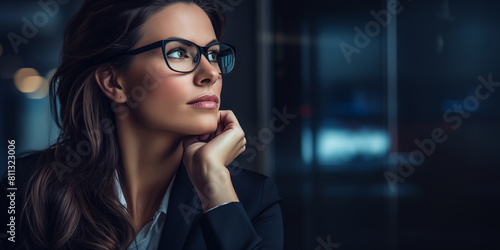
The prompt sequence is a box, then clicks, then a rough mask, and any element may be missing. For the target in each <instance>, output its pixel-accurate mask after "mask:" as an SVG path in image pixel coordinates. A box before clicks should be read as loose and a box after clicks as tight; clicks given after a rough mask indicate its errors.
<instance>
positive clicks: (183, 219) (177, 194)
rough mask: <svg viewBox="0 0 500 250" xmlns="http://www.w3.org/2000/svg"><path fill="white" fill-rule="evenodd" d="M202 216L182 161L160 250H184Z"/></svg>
mask: <svg viewBox="0 0 500 250" xmlns="http://www.w3.org/2000/svg"><path fill="white" fill-rule="evenodd" d="M202 214H203V209H202V207H201V204H200V202H199V197H198V194H197V193H196V190H195V189H194V187H193V184H192V183H191V180H190V179H189V176H188V173H187V170H186V168H185V166H184V163H183V162H182V160H181V164H180V166H179V169H178V170H177V175H176V177H175V180H174V184H173V186H172V193H171V195H170V200H169V202H168V209H167V214H166V218H165V224H164V226H163V231H162V234H161V238H160V243H159V245H158V246H159V247H158V249H169V250H180V249H182V247H183V246H184V242H185V241H186V238H187V235H188V232H189V229H190V228H191V225H192V224H193V221H196V220H198V218H199V217H200V216H201V215H202Z"/></svg>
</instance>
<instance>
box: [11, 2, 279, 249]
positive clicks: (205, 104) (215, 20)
mask: <svg viewBox="0 0 500 250" xmlns="http://www.w3.org/2000/svg"><path fill="white" fill-rule="evenodd" d="M224 24H225V17H224V14H223V11H222V8H221V7H220V6H219V5H218V4H217V3H216V2H215V1H204V0H192V1H167V0H163V1H160V0H147V1H135V0H134V1H132V0H130V1H123V0H99V1H97V0H93V1H86V2H85V3H84V4H83V6H82V7H81V9H80V10H79V11H78V12H77V13H76V14H75V15H74V16H73V18H72V19H71V21H70V23H69V24H68V26H67V28H66V32H65V38H64V47H63V54H62V63H61V66H60V67H59V68H58V69H57V72H56V73H55V75H54V77H53V79H52V81H51V98H52V108H53V112H54V114H56V115H55V116H56V117H57V111H58V109H59V116H60V118H59V119H56V120H57V123H58V125H59V127H60V128H61V132H60V135H59V138H58V141H57V143H55V144H54V145H52V146H51V147H50V148H49V149H47V150H45V151H43V152H39V153H36V154H31V155H29V156H27V157H24V158H23V159H20V160H18V161H17V165H16V172H17V176H16V186H17V187H18V188H19V189H18V191H17V193H18V194H17V197H16V200H17V204H18V208H16V210H17V211H16V218H15V222H16V225H19V227H18V231H17V232H16V233H17V235H16V238H15V239H16V243H15V244H16V245H19V246H20V247H21V248H23V249H75V248H78V249H127V248H128V249H197V250H198V249H231V250H235V249H281V248H282V237H283V235H282V220H281V212H280V207H279V204H278V201H279V197H278V195H277V191H276V188H275V185H274V183H273V182H272V181H271V180H270V179H269V178H266V177H264V176H262V175H259V174H255V173H251V172H249V171H246V170H242V169H236V168H233V169H231V171H230V170H229V169H228V168H227V167H228V166H229V164H230V163H231V162H232V161H233V160H234V159H235V157H237V156H238V155H239V154H241V153H242V152H243V151H244V150H245V143H246V140H245V137H244V132H243V130H242V129H241V127H240V125H239V124H238V121H237V119H236V117H235V115H234V114H233V113H232V112H231V111H219V106H220V93H221V87H222V75H225V74H228V73H229V72H230V71H231V70H232V67H233V64H234V56H235V54H234V49H233V47H232V46H230V45H227V44H223V43H220V42H219V41H220V40H221V38H222V35H223V30H224ZM56 97H57V98H56ZM2 184H3V185H2V187H3V189H2V191H3V192H4V193H2V196H1V199H2V204H3V206H4V207H5V208H6V209H7V207H8V206H9V200H8V198H7V194H9V193H8V191H7V190H6V188H7V187H8V185H7V181H6V180H5V179H4V181H3V182H2ZM19 204H22V206H21V205H19ZM19 207H22V209H21V208H19ZM5 211H6V210H5ZM2 214H3V215H2V219H3V221H2V224H3V225H6V224H8V223H9V218H8V217H9V216H10V215H7V213H2ZM3 222H5V223H3ZM3 243H11V242H10V241H9V240H5V239H2V244H3Z"/></svg>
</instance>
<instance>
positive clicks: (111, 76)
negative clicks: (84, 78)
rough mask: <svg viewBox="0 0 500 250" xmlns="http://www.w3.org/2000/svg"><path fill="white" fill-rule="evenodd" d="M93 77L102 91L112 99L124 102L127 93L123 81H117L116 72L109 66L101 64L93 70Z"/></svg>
mask: <svg viewBox="0 0 500 250" xmlns="http://www.w3.org/2000/svg"><path fill="white" fill-rule="evenodd" d="M95 79H96V81H97V84H98V85H99V87H100V88H101V90H102V92H103V93H104V94H105V95H106V96H107V97H108V98H109V99H111V100H112V101H114V102H117V103H125V102H126V101H127V94H126V93H125V88H124V86H123V83H120V82H118V81H117V72H116V70H115V69H113V68H111V67H109V66H103V67H100V68H98V69H97V70H96V71H95Z"/></svg>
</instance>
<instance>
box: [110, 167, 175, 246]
mask: <svg viewBox="0 0 500 250" xmlns="http://www.w3.org/2000/svg"><path fill="white" fill-rule="evenodd" d="M174 179H175V175H174V177H173V178H172V181H171V182H170V185H169V186H168V189H167V191H166V192H165V195H164V196H163V200H162V201H161V204H160V207H159V208H158V210H157V211H156V213H155V214H154V216H153V218H152V221H150V222H148V223H147V224H146V225H145V226H144V227H143V228H142V229H141V231H139V233H138V234H137V236H136V237H135V239H134V241H132V243H130V246H129V247H128V249H129V250H146V249H158V245H159V243H160V238H161V233H162V231H163V225H164V224H165V217H166V216H167V208H168V201H169V199H170V194H171V192H172V184H173V183H174ZM115 184H116V190H118V199H119V200H120V203H121V204H122V205H123V206H125V208H126V207H127V201H126V200H125V196H123V191H122V188H121V185H120V181H119V180H118V173H117V172H116V171H115Z"/></svg>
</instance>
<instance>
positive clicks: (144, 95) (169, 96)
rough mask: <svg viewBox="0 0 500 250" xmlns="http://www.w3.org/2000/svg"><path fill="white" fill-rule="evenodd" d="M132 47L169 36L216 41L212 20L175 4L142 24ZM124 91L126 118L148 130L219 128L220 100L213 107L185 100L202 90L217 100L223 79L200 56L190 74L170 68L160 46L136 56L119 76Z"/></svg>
mask: <svg viewBox="0 0 500 250" xmlns="http://www.w3.org/2000/svg"><path fill="white" fill-rule="evenodd" d="M142 31H143V34H142V38H141V39H140V40H139V42H138V43H137V45H136V46H135V47H136V48H138V47H142V46H144V45H147V44H150V43H153V42H156V41H159V40H162V39H168V38H182V39H185V40H188V41H191V42H193V43H195V44H197V45H198V46H207V44H209V43H213V41H214V40H216V36H215V32H214V29H213V27H212V24H211V22H210V19H209V18H208V16H207V15H206V14H205V12H204V11H203V10H202V9H201V8H200V7H198V6H197V5H195V4H182V3H178V4H173V5H170V6H167V7H165V8H164V9H162V10H161V11H159V12H157V13H156V14H155V15H153V16H151V17H150V18H149V20H147V21H146V22H145V23H144V25H143V29H142ZM118 81H119V82H121V83H122V85H123V86H124V88H125V92H126V94H127V103H126V105H127V107H128V109H129V117H128V118H129V119H133V120H134V122H137V123H138V124H139V125H141V126H144V127H146V128H148V129H152V130H158V131H163V132H172V133H175V134H180V135H199V134H206V133H211V132H213V131H215V130H216V128H217V115H218V110H219V107H220V102H219V103H218V104H217V107H216V108H214V109H201V108H197V107H196V106H193V105H189V104H188V103H189V102H190V101H192V100H194V99H196V98H198V97H200V96H201V95H205V94H214V95H216V96H217V97H218V98H219V100H220V93H221V89H222V78H221V75H220V74H219V71H218V70H216V69H215V68H214V67H213V66H212V65H211V64H210V63H209V62H208V60H207V58H206V57H204V56H202V57H201V61H200V64H199V66H198V68H197V69H196V70H195V71H193V72H191V73H178V72H174V71H172V70H170V69H169V68H168V66H167V64H166V63H165V59H164V57H163V52H162V49H161V48H157V49H154V50H151V51H148V52H145V53H142V54H138V55H136V56H134V59H133V61H132V63H131V65H130V67H129V69H128V70H127V71H126V72H124V73H122V74H121V75H119V76H118Z"/></svg>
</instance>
